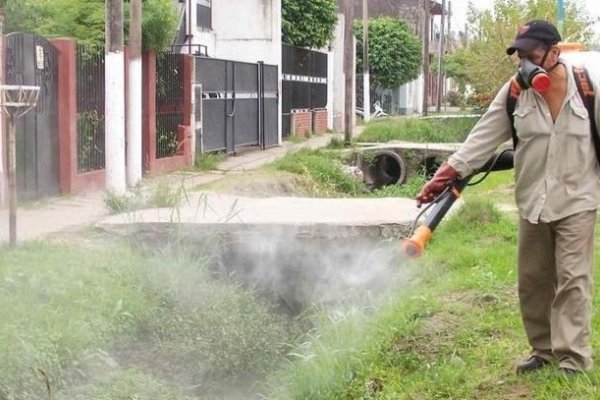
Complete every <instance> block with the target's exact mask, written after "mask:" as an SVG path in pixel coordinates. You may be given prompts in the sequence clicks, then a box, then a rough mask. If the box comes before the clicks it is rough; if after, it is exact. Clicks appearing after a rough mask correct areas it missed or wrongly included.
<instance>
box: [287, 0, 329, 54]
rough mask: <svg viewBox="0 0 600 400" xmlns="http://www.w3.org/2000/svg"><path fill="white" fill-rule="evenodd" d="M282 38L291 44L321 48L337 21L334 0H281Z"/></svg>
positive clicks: (326, 41) (325, 43)
mask: <svg viewBox="0 0 600 400" xmlns="http://www.w3.org/2000/svg"><path fill="white" fill-rule="evenodd" d="M281 13H282V19H283V21H282V27H281V29H282V39H283V43H287V44H290V45H293V46H299V47H308V48H322V47H325V46H326V45H327V44H328V43H329V42H330V41H331V39H332V37H333V32H334V29H335V25H336V23H337V14H336V1H335V0H283V1H282V4H281Z"/></svg>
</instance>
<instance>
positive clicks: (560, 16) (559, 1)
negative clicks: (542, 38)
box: [556, 0, 565, 39]
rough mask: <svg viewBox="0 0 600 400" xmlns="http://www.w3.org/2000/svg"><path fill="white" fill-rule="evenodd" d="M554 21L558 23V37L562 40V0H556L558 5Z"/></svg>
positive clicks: (563, 23)
mask: <svg viewBox="0 0 600 400" xmlns="http://www.w3.org/2000/svg"><path fill="white" fill-rule="evenodd" d="M556 20H557V21H558V24H557V25H558V27H557V28H558V33H560V37H562V38H563V39H564V37H565V4H564V2H563V0H558V4H557V7H556Z"/></svg>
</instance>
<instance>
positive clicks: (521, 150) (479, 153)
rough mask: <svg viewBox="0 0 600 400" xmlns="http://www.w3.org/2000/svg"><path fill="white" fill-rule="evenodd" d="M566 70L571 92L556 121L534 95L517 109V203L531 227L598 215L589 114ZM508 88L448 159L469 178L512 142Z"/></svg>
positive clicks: (599, 94)
mask: <svg viewBox="0 0 600 400" xmlns="http://www.w3.org/2000/svg"><path fill="white" fill-rule="evenodd" d="M561 62H563V63H564V64H565V66H566V67H567V71H569V74H568V84H567V93H566V96H565V100H564V102H563V105H562V108H561V110H560V112H559V114H558V116H557V118H556V122H553V121H552V117H551V115H550V110H549V108H548V105H547V104H546V101H545V100H544V98H543V97H542V96H541V95H539V94H538V93H536V92H535V91H534V90H531V89H530V90H524V91H522V92H521V95H520V97H519V100H518V102H517V106H516V108H515V112H514V117H515V128H516V131H517V137H518V138H519V143H518V145H517V149H516V151H515V155H514V163H515V200H516V203H517V207H518V209H519V213H520V215H521V217H522V218H525V219H527V220H528V221H529V222H531V223H537V222H538V221H541V222H551V221H556V220H559V219H562V218H564V217H567V216H570V215H573V214H576V213H579V212H582V211H589V210H595V209H596V208H597V206H598V202H599V200H600V196H599V194H600V180H599V177H600V167H599V166H598V162H597V158H596V153H595V150H594V144H593V142H592V136H591V131H590V120H589V117H588V112H587V109H586V108H585V106H584V104H583V101H582V99H581V97H580V96H579V93H578V91H577V86H576V83H575V78H574V77H573V73H572V66H570V65H568V64H567V63H566V62H564V61H562V60H561ZM588 71H589V73H590V76H591V80H592V84H593V86H594V90H595V96H596V99H595V110H594V111H595V115H596V123H597V124H598V122H600V118H599V117H600V114H599V107H600V81H599V80H598V79H597V77H594V76H593V75H592V71H591V68H589V67H588ZM508 88H509V84H508V83H507V84H505V85H504V86H503V87H502V89H501V90H500V91H499V92H498V94H497V95H496V97H495V98H494V100H493V101H492V104H491V105H490V107H489V109H488V111H487V112H486V113H485V114H484V115H483V116H482V117H481V119H480V120H479V121H478V123H477V124H476V125H475V127H474V128H473V130H472V131H471V133H470V134H469V136H468V137H467V139H466V140H465V142H464V143H463V144H462V145H461V147H460V148H459V150H458V151H457V152H456V153H454V154H453V155H452V156H451V157H450V158H449V160H448V163H449V164H450V165H451V166H453V167H454V168H455V169H456V170H457V171H458V172H459V174H460V176H461V177H465V176H467V175H470V174H472V173H473V171H474V170H476V169H478V168H480V167H481V166H483V164H484V163H485V162H486V161H487V160H488V159H489V158H490V157H491V156H492V155H493V154H494V152H495V151H496V149H497V147H498V146H499V145H500V144H502V143H504V142H505V141H507V140H512V133H511V128H510V120H509V118H508V115H507V112H506V98H507V94H508Z"/></svg>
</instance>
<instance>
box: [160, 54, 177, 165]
mask: <svg viewBox="0 0 600 400" xmlns="http://www.w3.org/2000/svg"><path fill="white" fill-rule="evenodd" d="M183 58H184V55H182V54H176V53H159V54H157V56H156V158H164V157H171V156H173V155H175V154H177V153H178V152H179V150H180V146H181V143H180V140H179V125H182V124H183V122H184V121H183V119H184V112H183V109H184V77H183V65H184V64H183V63H184V61H183Z"/></svg>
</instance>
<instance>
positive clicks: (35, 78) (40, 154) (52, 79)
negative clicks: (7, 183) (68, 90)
mask: <svg viewBox="0 0 600 400" xmlns="http://www.w3.org/2000/svg"><path fill="white" fill-rule="evenodd" d="M5 43H6V53H5V54H6V64H5V65H6V84H7V85H32V86H39V87H40V94H39V98H38V102H37V106H36V107H35V108H34V109H33V110H31V111H30V112H29V113H27V114H26V115H25V116H23V117H21V118H20V120H19V121H18V123H17V129H16V135H17V137H16V141H17V193H18V197H19V199H20V200H34V199H39V198H43V197H47V196H53V195H57V194H59V192H60V186H59V185H60V183H59V146H58V109H57V108H58V107H57V93H58V52H57V50H56V48H55V47H54V46H53V45H52V44H51V43H50V42H48V41H47V40H46V39H45V38H43V37H40V36H36V35H30V34H24V33H11V34H9V35H7V36H6V41H5Z"/></svg>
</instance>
